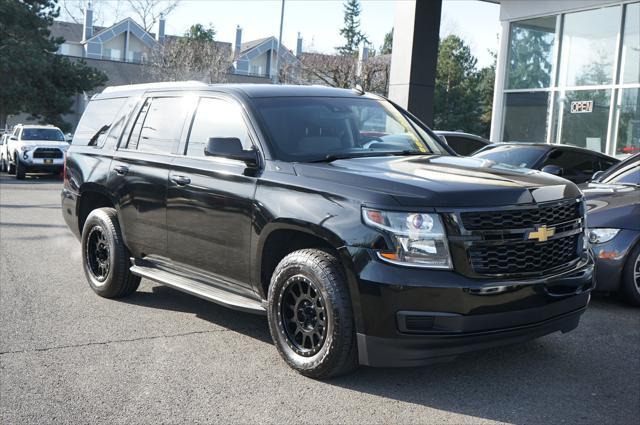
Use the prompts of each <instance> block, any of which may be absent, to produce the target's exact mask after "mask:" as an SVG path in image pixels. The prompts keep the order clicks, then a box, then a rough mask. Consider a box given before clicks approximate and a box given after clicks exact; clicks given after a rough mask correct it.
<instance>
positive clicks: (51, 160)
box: [44, 159, 53, 164]
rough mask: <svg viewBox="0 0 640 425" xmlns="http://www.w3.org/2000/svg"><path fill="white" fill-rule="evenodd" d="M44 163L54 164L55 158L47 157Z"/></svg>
mask: <svg viewBox="0 0 640 425" xmlns="http://www.w3.org/2000/svg"><path fill="white" fill-rule="evenodd" d="M44 163H45V164H53V159H45V160H44Z"/></svg>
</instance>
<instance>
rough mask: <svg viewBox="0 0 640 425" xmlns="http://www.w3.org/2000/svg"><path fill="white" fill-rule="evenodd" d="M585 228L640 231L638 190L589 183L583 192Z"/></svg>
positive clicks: (622, 186)
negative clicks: (585, 203) (585, 204)
mask: <svg viewBox="0 0 640 425" xmlns="http://www.w3.org/2000/svg"><path fill="white" fill-rule="evenodd" d="M583 192H584V196H585V198H586V201H587V209H588V216H587V226H588V227H593V228H596V227H605V228H606V227H610V228H616V229H631V230H640V188H639V187H637V186H636V187H634V186H626V185H612V184H602V183H590V184H589V185H588V186H586V187H585V188H584V190H583Z"/></svg>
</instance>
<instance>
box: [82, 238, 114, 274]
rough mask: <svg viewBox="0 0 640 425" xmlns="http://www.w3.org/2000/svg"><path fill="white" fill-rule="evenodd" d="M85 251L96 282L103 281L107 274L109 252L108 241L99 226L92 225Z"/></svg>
mask: <svg viewBox="0 0 640 425" xmlns="http://www.w3.org/2000/svg"><path fill="white" fill-rule="evenodd" d="M88 239H89V240H88V241H87V252H86V253H85V255H86V258H87V262H88V263H89V271H90V272H91V274H92V275H93V277H94V278H95V279H96V280H97V281H98V282H104V281H105V280H106V279H107V277H108V276H109V271H110V263H111V261H110V253H111V248H110V247H109V241H108V240H107V237H106V236H105V234H104V231H103V230H102V228H101V227H100V226H94V227H93V228H92V229H91V230H90V232H89V236H88Z"/></svg>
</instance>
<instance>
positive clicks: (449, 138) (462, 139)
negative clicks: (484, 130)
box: [434, 131, 492, 156]
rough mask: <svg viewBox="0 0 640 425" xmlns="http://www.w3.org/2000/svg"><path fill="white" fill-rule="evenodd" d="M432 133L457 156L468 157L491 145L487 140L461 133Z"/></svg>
mask: <svg viewBox="0 0 640 425" xmlns="http://www.w3.org/2000/svg"><path fill="white" fill-rule="evenodd" d="M434 133H436V134H437V135H438V136H440V138H441V139H444V141H445V142H446V143H447V144H448V145H449V146H450V147H451V149H453V150H454V151H455V152H456V153H457V154H458V155H462V156H470V155H471V154H473V153H474V152H476V151H478V150H480V149H482V148H484V147H485V146H488V145H490V144H492V143H491V142H490V141H489V140H487V139H483V138H482V137H480V136H476V135H475V134H469V133H463V132H461V131H435V132H434Z"/></svg>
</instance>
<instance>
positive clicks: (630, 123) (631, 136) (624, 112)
mask: <svg viewBox="0 0 640 425" xmlns="http://www.w3.org/2000/svg"><path fill="white" fill-rule="evenodd" d="M617 107H618V112H619V114H620V115H619V117H618V140H617V143H616V144H617V146H616V150H615V153H616V155H619V154H634V153H638V152H640V89H638V88H634V89H622V90H621V96H620V101H619V102H618V105H617Z"/></svg>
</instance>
